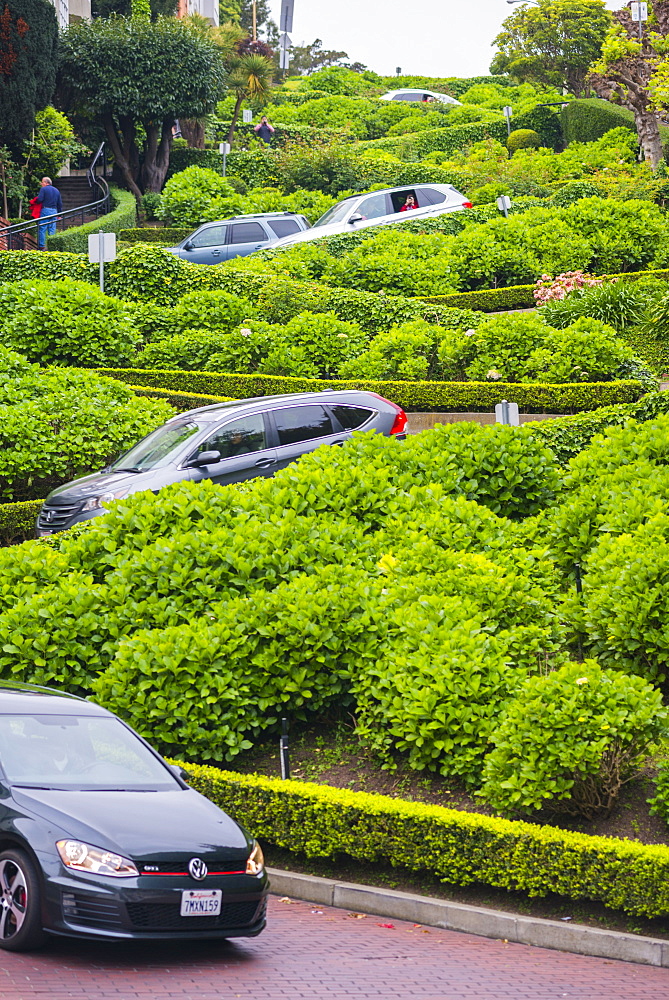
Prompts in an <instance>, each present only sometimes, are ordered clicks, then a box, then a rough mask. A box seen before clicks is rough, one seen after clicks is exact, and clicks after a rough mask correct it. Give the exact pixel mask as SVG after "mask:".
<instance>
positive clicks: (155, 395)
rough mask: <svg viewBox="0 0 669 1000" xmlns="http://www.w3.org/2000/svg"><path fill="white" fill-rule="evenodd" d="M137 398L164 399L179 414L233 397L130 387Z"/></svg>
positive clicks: (139, 386) (227, 400)
mask: <svg viewBox="0 0 669 1000" xmlns="http://www.w3.org/2000/svg"><path fill="white" fill-rule="evenodd" d="M128 388H129V389H132V391H133V392H134V393H136V394H137V395H138V396H148V397H149V399H164V400H165V402H166V403H169V404H170V406H173V407H174V408H175V409H177V410H179V412H183V411H185V410H194V409H196V408H197V407H198V406H210V405H211V404H212V403H227V402H229V401H230V400H231V399H234V398H235V397H233V396H209V395H206V394H205V393H197V392H175V391H173V390H172V389H149V388H147V387H146V386H143V385H130V386H128Z"/></svg>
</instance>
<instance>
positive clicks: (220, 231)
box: [167, 212, 309, 264]
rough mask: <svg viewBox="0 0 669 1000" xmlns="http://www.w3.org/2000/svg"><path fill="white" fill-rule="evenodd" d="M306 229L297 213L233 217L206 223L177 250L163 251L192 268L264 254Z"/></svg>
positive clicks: (302, 219)
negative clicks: (280, 240)
mask: <svg viewBox="0 0 669 1000" xmlns="http://www.w3.org/2000/svg"><path fill="white" fill-rule="evenodd" d="M308 228H309V223H308V221H307V219H306V218H305V217H304V216H303V215H298V214H297V212H264V213H262V214H258V215H235V216H233V217H232V218H231V219H221V220H219V221H218V222H207V223H205V224H204V225H203V226H200V228H199V229H196V230H195V232H194V233H191V235H190V236H189V237H187V239H185V240H183V241H182V242H181V243H179V244H178V245H177V246H175V247H167V249H168V250H169V251H170V253H173V254H176V256H177V257H181V259H182V260H189V261H190V262H191V263H192V264H220V263H221V262H222V261H224V260H232V258H233V257H246V256H248V254H250V253H255V251H256V250H265V249H266V248H267V247H268V246H269V245H270V243H273V242H276V240H277V239H280V238H281V237H283V236H291V235H292V234H293V233H300V232H302V231H303V230H305V229H308Z"/></svg>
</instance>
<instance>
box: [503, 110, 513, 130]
mask: <svg viewBox="0 0 669 1000" xmlns="http://www.w3.org/2000/svg"><path fill="white" fill-rule="evenodd" d="M502 112H503V114H504V117H505V118H506V131H507V134H508V135H511V119H512V117H513V108H511V107H509V105H508V104H507V106H506V107H504V108H502Z"/></svg>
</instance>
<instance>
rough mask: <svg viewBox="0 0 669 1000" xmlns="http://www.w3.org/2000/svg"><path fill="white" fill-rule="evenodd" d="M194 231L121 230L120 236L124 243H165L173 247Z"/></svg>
mask: <svg viewBox="0 0 669 1000" xmlns="http://www.w3.org/2000/svg"><path fill="white" fill-rule="evenodd" d="M193 231H194V230H193V229H174V228H172V229H169V228H167V227H166V228H165V229H153V228H147V229H137V228H134V229H121V231H120V232H119V234H118V238H119V240H122V241H123V242H124V243H164V244H165V246H170V247H173V246H175V245H176V244H177V243H181V241H182V240H185V239H186V237H187V236H190V234H191V233H192V232H193Z"/></svg>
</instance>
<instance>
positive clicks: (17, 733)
mask: <svg viewBox="0 0 669 1000" xmlns="http://www.w3.org/2000/svg"><path fill="white" fill-rule="evenodd" d="M184 774H185V772H183V771H181V769H180V768H178V767H173V766H170V765H168V764H167V763H166V762H165V761H164V760H163V759H162V757H161V756H160V755H159V754H158V753H156V751H155V750H153V749H152V748H151V746H150V745H149V744H148V743H147V742H146V740H144V739H142V737H141V736H138V735H137V733H135V732H134V731H133V730H132V729H131V728H130V727H129V726H127V725H126V724H125V723H124V722H122V721H121V720H120V719H119V718H117V716H115V715H113V714H112V713H111V712H108V711H107V710H106V709H104V708H100V707H99V706H98V705H94V704H93V703H92V702H90V701H85V700H83V699H82V698H76V697H74V696H72V695H66V694H62V693H60V692H58V691H53V690H50V689H48V688H39V687H35V686H33V685H29V684H18V683H9V682H3V683H1V684H0V784H1V786H2V797H1V798H0V948H4V949H6V950H8V951H26V950H29V949H32V948H36V947H39V945H40V944H42V943H43V941H44V940H45V938H46V936H47V934H56V935H65V936H68V937H84V938H97V939H101V938H107V939H109V938H140V939H146V938H163V939H169V938H175V939H176V938H179V939H184V938H185V939H190V940H193V939H199V938H229V937H253V936H255V935H256V934H259V933H260V932H261V931H262V930H263V928H264V927H265V907H266V896H267V892H268V880H267V875H266V872H265V867H264V861H263V856H262V851H261V849H260V847H259V845H258V843H257V842H256V841H255V840H253V839H252V838H251V837H250V836H249V835H248V833H247V832H246V831H245V830H244V829H243V828H242V827H240V826H239V825H238V824H237V823H235V822H234V820H232V819H231V818H230V817H229V816H228V815H226V813H224V812H223V811H222V810H221V809H219V808H218V807H217V806H215V805H214V804H213V803H212V802H210V801H209V800H208V799H206V798H204V796H202V795H200V794H199V793H198V792H196V791H194V790H193V789H192V788H189V787H188V785H187V784H186V782H185V780H184ZM149 792H150V793H151V794H147V793H149Z"/></svg>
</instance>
